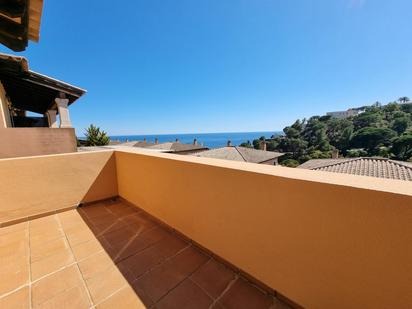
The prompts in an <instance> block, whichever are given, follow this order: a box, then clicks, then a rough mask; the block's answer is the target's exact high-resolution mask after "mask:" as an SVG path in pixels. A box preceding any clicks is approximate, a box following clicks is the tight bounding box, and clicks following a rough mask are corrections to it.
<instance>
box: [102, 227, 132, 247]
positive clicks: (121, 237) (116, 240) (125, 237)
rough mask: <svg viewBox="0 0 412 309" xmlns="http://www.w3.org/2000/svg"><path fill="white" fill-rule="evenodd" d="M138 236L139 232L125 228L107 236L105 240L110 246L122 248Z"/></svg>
mask: <svg viewBox="0 0 412 309" xmlns="http://www.w3.org/2000/svg"><path fill="white" fill-rule="evenodd" d="M137 235H139V231H136V230H134V229H131V228H129V227H128V226H124V227H122V228H121V229H118V230H115V231H112V232H110V233H107V234H105V235H104V239H105V240H106V241H107V242H108V243H109V245H110V246H112V247H115V248H121V247H123V246H124V245H126V244H127V243H129V242H130V241H131V240H133V239H134V238H135V237H136V236H137Z"/></svg>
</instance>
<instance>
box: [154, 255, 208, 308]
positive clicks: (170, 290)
mask: <svg viewBox="0 0 412 309" xmlns="http://www.w3.org/2000/svg"><path fill="white" fill-rule="evenodd" d="M209 260H210V257H209V259H208V260H207V261H206V262H204V263H202V264H200V265H199V266H198V267H196V268H195V269H194V270H193V271H191V272H190V273H189V274H188V275H187V276H186V277H185V278H184V279H182V280H181V281H180V282H178V283H177V284H176V285H175V286H173V287H172V288H171V289H169V291H167V292H166V294H164V295H163V296H162V297H160V298H159V299H158V300H157V301H156V302H153V303H154V305H156V304H158V303H159V302H160V301H161V300H162V299H164V298H165V297H166V296H167V295H169V294H170V293H171V292H172V291H173V290H174V289H176V288H177V287H178V286H179V285H181V284H182V283H183V282H184V281H185V280H186V279H188V278H190V276H192V275H193V274H194V273H195V272H196V271H198V270H199V269H200V268H201V267H202V266H203V265H205V264H206V263H207V262H209Z"/></svg>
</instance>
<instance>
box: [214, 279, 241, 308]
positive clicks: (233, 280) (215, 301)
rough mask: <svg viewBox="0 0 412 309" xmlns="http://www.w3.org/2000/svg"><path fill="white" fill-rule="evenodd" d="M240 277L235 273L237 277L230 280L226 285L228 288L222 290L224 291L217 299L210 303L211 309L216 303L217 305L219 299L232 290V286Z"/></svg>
mask: <svg viewBox="0 0 412 309" xmlns="http://www.w3.org/2000/svg"><path fill="white" fill-rule="evenodd" d="M238 279H239V275H238V274H235V277H234V278H233V279H232V281H230V282H229V283H228V285H227V286H226V288H225V289H224V290H223V291H222V293H220V295H219V296H218V297H216V299H215V300H214V301H213V303H212V304H211V305H210V307H209V309H211V308H213V306H214V305H216V304H217V303H218V302H219V300H221V299H222V298H223V296H224V295H225V294H226V293H227V291H229V290H230V288H231V287H232V286H233V285H234V284H235V282H236V281H237V280H238Z"/></svg>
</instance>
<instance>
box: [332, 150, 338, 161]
mask: <svg viewBox="0 0 412 309" xmlns="http://www.w3.org/2000/svg"><path fill="white" fill-rule="evenodd" d="M332 159H339V150H338V149H334V150H332Z"/></svg>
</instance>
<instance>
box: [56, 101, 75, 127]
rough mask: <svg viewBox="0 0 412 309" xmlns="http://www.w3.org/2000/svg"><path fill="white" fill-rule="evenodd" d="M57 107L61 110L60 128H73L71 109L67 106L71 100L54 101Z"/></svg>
mask: <svg viewBox="0 0 412 309" xmlns="http://www.w3.org/2000/svg"><path fill="white" fill-rule="evenodd" d="M54 101H55V102H56V105H57V109H58V110H59V116H60V128H71V127H72V123H71V121H70V117H69V109H68V108H67V106H68V105H69V99H60V98H56V99H54Z"/></svg>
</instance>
